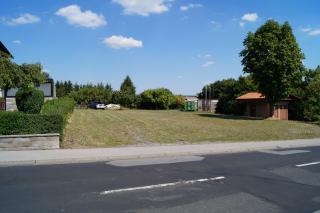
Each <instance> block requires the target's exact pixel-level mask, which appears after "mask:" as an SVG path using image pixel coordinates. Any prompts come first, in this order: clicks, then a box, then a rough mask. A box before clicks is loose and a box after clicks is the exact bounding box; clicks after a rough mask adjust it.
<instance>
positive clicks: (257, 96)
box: [237, 92, 266, 100]
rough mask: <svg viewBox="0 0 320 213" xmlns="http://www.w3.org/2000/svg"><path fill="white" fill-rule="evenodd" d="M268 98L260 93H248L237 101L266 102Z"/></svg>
mask: <svg viewBox="0 0 320 213" xmlns="http://www.w3.org/2000/svg"><path fill="white" fill-rule="evenodd" d="M265 99H266V97H265V96H264V95H262V94H261V93H260V92H248V93H246V94H244V95H241V96H239V97H238V98H237V100H265Z"/></svg>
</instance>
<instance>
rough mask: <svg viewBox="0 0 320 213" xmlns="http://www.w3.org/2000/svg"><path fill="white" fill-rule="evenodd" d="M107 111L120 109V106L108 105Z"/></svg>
mask: <svg viewBox="0 0 320 213" xmlns="http://www.w3.org/2000/svg"><path fill="white" fill-rule="evenodd" d="M106 108H107V109H120V108H121V107H120V105H119V104H108V105H107V106H106Z"/></svg>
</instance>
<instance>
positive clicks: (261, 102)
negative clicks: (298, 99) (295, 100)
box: [237, 92, 292, 120]
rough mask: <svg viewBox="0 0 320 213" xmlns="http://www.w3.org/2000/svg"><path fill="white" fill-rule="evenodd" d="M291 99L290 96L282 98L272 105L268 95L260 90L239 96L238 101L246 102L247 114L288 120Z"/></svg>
mask: <svg viewBox="0 0 320 213" xmlns="http://www.w3.org/2000/svg"><path fill="white" fill-rule="evenodd" d="M291 100H292V99H290V98H286V99H282V100H280V101H279V102H277V103H276V104H274V106H272V107H270V104H269V103H268V102H267V100H266V97H265V96H264V95H262V94H261V93H259V92H248V93H246V94H244V95H241V96H239V97H238V98H237V101H240V102H243V103H246V111H245V115H246V116H250V117H260V118H272V119H277V120H288V117H289V115H288V106H289V102H290V101H291Z"/></svg>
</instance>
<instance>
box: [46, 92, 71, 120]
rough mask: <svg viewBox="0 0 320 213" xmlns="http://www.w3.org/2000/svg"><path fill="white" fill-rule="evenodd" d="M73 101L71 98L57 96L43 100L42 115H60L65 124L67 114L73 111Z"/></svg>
mask: <svg viewBox="0 0 320 213" xmlns="http://www.w3.org/2000/svg"><path fill="white" fill-rule="evenodd" d="M74 107H75V101H74V100H73V99H72V98H58V99H53V100H49V101H47V102H45V104H44V105H43V107H42V110H41V114H43V115H60V116H62V117H63V121H64V124H66V122H67V119H68V116H69V115H70V114H71V113H72V112H73V109H74Z"/></svg>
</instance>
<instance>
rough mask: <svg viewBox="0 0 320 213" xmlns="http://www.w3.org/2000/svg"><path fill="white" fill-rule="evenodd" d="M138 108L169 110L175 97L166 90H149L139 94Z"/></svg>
mask: <svg viewBox="0 0 320 213" xmlns="http://www.w3.org/2000/svg"><path fill="white" fill-rule="evenodd" d="M139 101H140V103H139V107H140V108H143V109H169V107H170V106H172V105H173V104H174V102H175V96H174V95H173V94H172V92H171V91H170V90H168V89H166V88H159V89H149V90H145V91H144V92H143V93H141V95H140V97H139Z"/></svg>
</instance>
